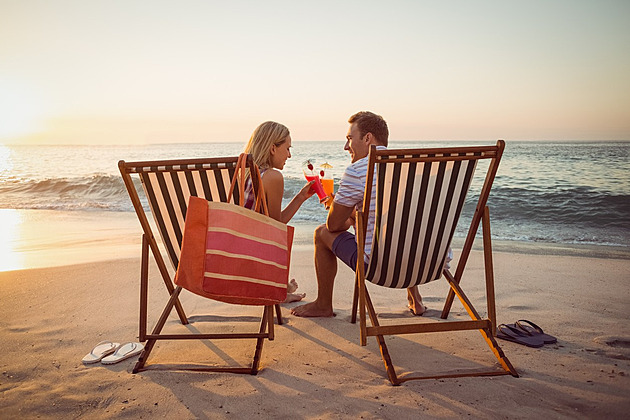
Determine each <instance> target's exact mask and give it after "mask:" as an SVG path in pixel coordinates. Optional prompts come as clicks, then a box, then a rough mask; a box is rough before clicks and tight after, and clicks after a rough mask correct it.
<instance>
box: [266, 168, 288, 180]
mask: <svg viewBox="0 0 630 420" xmlns="http://www.w3.org/2000/svg"><path fill="white" fill-rule="evenodd" d="M263 181H265V182H278V181H284V177H283V176H282V172H280V171H279V170H277V169H273V168H270V169H267V170H266V171H265V173H264V174H263Z"/></svg>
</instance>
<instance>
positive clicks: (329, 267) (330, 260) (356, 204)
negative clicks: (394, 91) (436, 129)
mask: <svg viewBox="0 0 630 420" xmlns="http://www.w3.org/2000/svg"><path fill="white" fill-rule="evenodd" d="M348 123H350V128H349V129H348V134H347V135H346V139H347V140H346V144H345V146H344V150H347V151H348V152H349V153H350V157H351V158H352V163H351V164H350V166H348V167H347V168H346V170H345V172H344V174H343V176H342V177H341V181H340V183H339V189H338V191H337V194H336V195H335V197H334V200H333V201H332V204H331V207H330V210H329V212H328V218H327V220H326V224H324V225H321V226H319V227H317V229H315V237H314V242H315V274H316V276H317V299H315V301H314V302H311V303H307V304H305V305H301V306H297V307H295V308H293V309H292V310H291V313H292V314H293V315H296V316H302V317H329V316H334V315H335V314H334V312H333V304H332V299H333V285H334V282H335V276H336V275H337V258H339V259H340V260H341V261H343V262H344V263H346V264H347V265H348V266H349V267H350V268H352V269H353V270H355V269H356V264H357V241H356V236H355V234H352V233H350V232H348V229H349V228H350V227H351V226H352V227H354V226H355V214H356V209H357V208H358V209H360V208H361V206H362V205H363V193H364V191H365V180H366V178H367V164H368V153H369V152H370V146H371V145H375V146H376V147H377V148H386V147H387V141H388V137H389V130H388V128H387V123H386V122H385V120H384V119H383V117H381V116H380V115H376V114H374V113H372V112H368V111H362V112H358V113H356V114H354V115H353V116H351V117H350V119H349V120H348ZM374 182H375V185H376V178H375V179H374ZM375 185H374V187H373V188H372V194H373V197H372V200H371V203H372V205H371V207H370V214H369V217H368V225H367V235H366V241H365V263H366V264H367V263H368V261H369V257H370V251H371V248H372V232H373V230H374V219H375V214H374V213H375V210H374V206H375V202H376V199H375V196H376V186H375ZM355 231H356V228H355ZM407 299H408V301H409V309H410V310H411V311H412V313H414V314H415V315H422V314H423V313H424V312H425V311H426V307H425V306H424V305H423V304H422V297H421V296H420V293H419V292H418V289H417V287H412V288H409V289H407Z"/></svg>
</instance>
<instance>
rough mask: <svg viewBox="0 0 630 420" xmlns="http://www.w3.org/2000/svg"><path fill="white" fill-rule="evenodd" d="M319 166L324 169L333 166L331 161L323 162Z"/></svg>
mask: <svg viewBox="0 0 630 420" xmlns="http://www.w3.org/2000/svg"><path fill="white" fill-rule="evenodd" d="M319 167H320V168H324V169H330V168H332V167H333V166H332V165H331V164H330V163H328V162H324V163H322V164H321V165H319Z"/></svg>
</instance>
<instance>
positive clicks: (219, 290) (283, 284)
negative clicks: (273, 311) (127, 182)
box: [175, 154, 294, 305]
mask: <svg viewBox="0 0 630 420" xmlns="http://www.w3.org/2000/svg"><path fill="white" fill-rule="evenodd" d="M246 158H247V155H246V154H241V155H240V156H239V160H238V164H237V168H236V172H235V173H234V176H233V178H232V184H231V186H230V193H229V195H228V197H229V198H228V200H231V199H232V197H233V192H234V188H236V187H237V186H238V188H239V192H240V194H239V197H240V203H239V205H237V204H235V203H230V202H228V203H225V202H213V201H207V200H205V199H203V198H199V197H194V196H191V197H190V198H189V201H188V210H187V212H186V220H185V222H184V234H183V239H182V249H181V255H180V259H179V265H178V267H177V272H176V274H175V284H177V285H178V286H181V287H183V288H185V289H187V290H189V291H191V292H193V293H195V294H197V295H200V296H204V297H207V298H210V299H214V300H218V301H221V302H227V303H235V304H241V305H273V304H277V303H281V302H284V300H285V299H286V297H287V284H288V281H289V265H290V258H291V246H292V244H293V230H294V229H293V227H291V226H287V225H286V224H284V223H281V222H279V221H277V220H274V219H272V218H271V217H269V216H268V214H269V211H268V209H267V202H266V199H265V194H264V190H263V187H262V179H261V177H260V172H259V170H258V167H256V166H255V165H253V166H254V169H253V170H252V171H251V172H252V173H251V176H252V178H254V177H256V180H257V181H258V185H259V189H260V190H259V193H258V194H257V200H256V206H255V211H252V210H250V209H247V208H245V207H244V202H245V198H244V185H245V178H246V175H247V174H246V171H245V162H246ZM261 211H262V212H263V213H260V212H261Z"/></svg>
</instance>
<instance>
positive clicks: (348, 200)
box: [335, 146, 386, 263]
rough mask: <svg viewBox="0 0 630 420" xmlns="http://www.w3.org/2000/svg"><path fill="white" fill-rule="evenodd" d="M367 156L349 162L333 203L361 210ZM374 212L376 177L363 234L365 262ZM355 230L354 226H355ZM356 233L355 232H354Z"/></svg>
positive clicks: (368, 255) (367, 258) (370, 239)
mask: <svg viewBox="0 0 630 420" xmlns="http://www.w3.org/2000/svg"><path fill="white" fill-rule="evenodd" d="M376 148H377V149H386V147H385V146H376ZM368 161H369V156H366V157H364V158H363V159H359V160H357V161H356V162H354V163H352V164H350V166H348V167H347V168H346V170H345V172H344V173H343V175H342V176H341V180H340V181H339V190H338V191H337V194H336V195H335V203H338V204H341V205H342V206H346V207H353V206H354V207H355V208H356V209H357V211H359V210H363V194H364V193H365V181H366V178H367V166H368ZM375 213H376V177H374V178H373V184H372V198H371V199H370V214H369V216H368V224H367V231H366V235H365V262H366V263H368V262H369V261H370V252H371V251H372V236H373V233H374V232H373V231H374V219H375ZM355 231H356V227H355ZM355 234H356V232H355Z"/></svg>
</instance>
